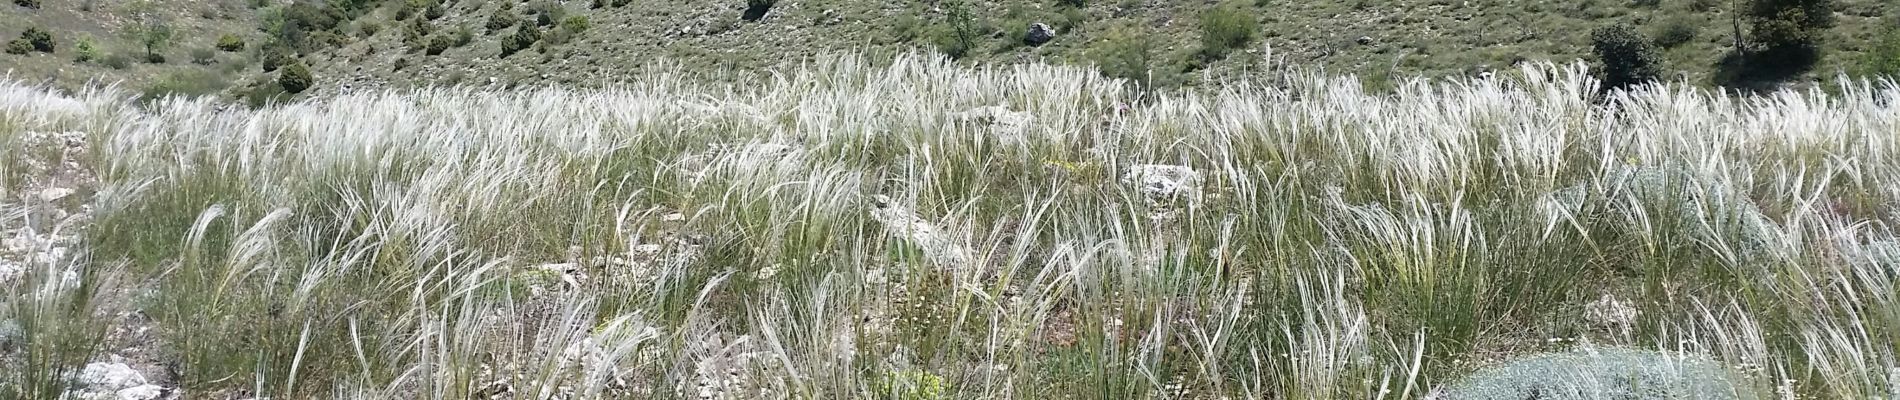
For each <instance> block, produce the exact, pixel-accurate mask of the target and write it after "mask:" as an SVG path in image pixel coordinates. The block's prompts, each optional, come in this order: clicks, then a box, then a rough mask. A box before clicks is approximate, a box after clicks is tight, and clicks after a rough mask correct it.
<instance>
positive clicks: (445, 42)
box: [423, 35, 455, 56]
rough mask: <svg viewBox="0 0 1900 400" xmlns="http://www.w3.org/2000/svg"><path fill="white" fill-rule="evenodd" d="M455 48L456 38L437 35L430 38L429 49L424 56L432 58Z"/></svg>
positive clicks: (425, 50)
mask: <svg viewBox="0 0 1900 400" xmlns="http://www.w3.org/2000/svg"><path fill="white" fill-rule="evenodd" d="M454 46H455V39H454V38H450V37H448V36H447V35H435V36H433V37H430V38H429V46H428V48H426V49H424V51H423V54H428V55H432V56H434V55H441V54H442V52H444V51H448V50H449V48H450V47H454Z"/></svg>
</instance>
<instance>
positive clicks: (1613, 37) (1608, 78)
mask: <svg viewBox="0 0 1900 400" xmlns="http://www.w3.org/2000/svg"><path fill="white" fill-rule="evenodd" d="M1590 42H1591V45H1592V49H1593V50H1594V51H1595V53H1596V56H1597V61H1598V62H1601V63H1602V64H1603V66H1602V74H1601V75H1602V78H1603V89H1604V90H1606V91H1607V90H1616V89H1624V88H1628V87H1630V86H1635V85H1640V84H1644V83H1649V82H1653V81H1655V80H1656V78H1657V77H1658V76H1661V75H1662V71H1661V67H1662V61H1661V60H1662V59H1661V58H1660V57H1657V55H1656V49H1655V48H1654V47H1650V44H1649V43H1650V42H1649V40H1648V39H1646V38H1644V37H1643V34H1642V33H1640V32H1637V31H1636V28H1631V27H1630V26H1629V25H1622V24H1617V25H1610V26H1605V27H1601V28H1597V29H1596V31H1593V32H1590Z"/></svg>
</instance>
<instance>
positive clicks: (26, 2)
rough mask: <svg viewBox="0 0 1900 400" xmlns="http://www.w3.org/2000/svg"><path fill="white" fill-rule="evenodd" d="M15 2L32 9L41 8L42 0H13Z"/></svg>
mask: <svg viewBox="0 0 1900 400" xmlns="http://www.w3.org/2000/svg"><path fill="white" fill-rule="evenodd" d="M13 4H15V5H18V6H21V7H26V8H32V9H38V8H40V0H13Z"/></svg>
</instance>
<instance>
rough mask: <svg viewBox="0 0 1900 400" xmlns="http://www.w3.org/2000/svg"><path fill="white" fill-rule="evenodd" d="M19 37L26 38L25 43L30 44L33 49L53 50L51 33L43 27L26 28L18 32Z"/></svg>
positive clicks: (49, 51) (47, 51) (48, 51)
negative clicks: (24, 30)
mask: <svg viewBox="0 0 1900 400" xmlns="http://www.w3.org/2000/svg"><path fill="white" fill-rule="evenodd" d="M20 38H21V39H26V41H27V43H29V44H32V45H33V50H38V51H41V52H46V53H51V52H53V46H54V43H53V34H51V33H47V32H46V30H45V29H40V28H38V27H33V28H26V32H21V33H20Z"/></svg>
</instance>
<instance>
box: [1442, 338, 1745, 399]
mask: <svg viewBox="0 0 1900 400" xmlns="http://www.w3.org/2000/svg"><path fill="white" fill-rule="evenodd" d="M1745 382H1746V381H1744V380H1742V378H1741V377H1740V376H1739V375H1738V374H1736V373H1735V372H1733V371H1730V370H1729V369H1728V368H1726V367H1723V366H1721V365H1720V364H1716V363H1715V362H1713V361H1708V360H1705V359H1702V358H1700V357H1694V356H1683V355H1673V354H1668V353H1661V352H1656V351H1649V350H1635V349H1624V348H1585V349H1580V350H1576V351H1571V352H1564V353H1547V354H1541V355H1535V356H1530V357H1526V358H1523V359H1519V360H1516V361H1511V362H1507V363H1504V364H1502V365H1498V366H1493V367H1490V368H1485V369H1482V370H1479V371H1478V372H1475V373H1472V374H1471V375H1469V376H1466V377H1465V378H1464V379H1460V380H1458V381H1456V382H1453V383H1452V384H1451V385H1449V386H1447V387H1446V390H1445V395H1444V396H1443V397H1441V398H1446V399H1470V400H1518V399H1549V400H1583V399H1630V400H1649V399H1753V398H1757V397H1756V394H1755V393H1754V390H1753V389H1752V388H1751V387H1750V386H1749V385H1748V384H1747V383H1745Z"/></svg>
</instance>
